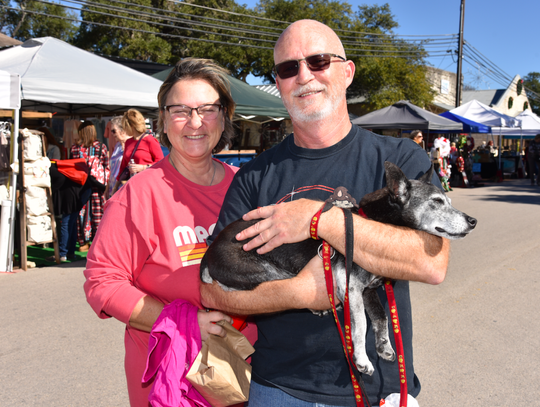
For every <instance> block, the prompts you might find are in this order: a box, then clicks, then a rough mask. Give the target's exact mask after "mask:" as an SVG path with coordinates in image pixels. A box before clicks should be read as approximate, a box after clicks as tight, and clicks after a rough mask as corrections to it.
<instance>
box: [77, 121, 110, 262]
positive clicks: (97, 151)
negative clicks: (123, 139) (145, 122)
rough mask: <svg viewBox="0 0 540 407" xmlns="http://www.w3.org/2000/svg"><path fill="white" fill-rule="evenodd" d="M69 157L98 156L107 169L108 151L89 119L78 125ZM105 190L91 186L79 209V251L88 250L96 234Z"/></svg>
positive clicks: (103, 203) (101, 214)
mask: <svg viewBox="0 0 540 407" xmlns="http://www.w3.org/2000/svg"><path fill="white" fill-rule="evenodd" d="M70 155H71V158H84V159H86V162H88V158H89V157H92V156H99V157H100V161H101V165H102V166H103V169H104V170H106V171H108V170H109V152H108V150H107V146H106V145H105V144H103V143H100V142H99V141H98V140H97V133H96V128H95V127H94V125H93V124H92V122H90V121H84V122H82V123H81V124H80V125H79V129H78V133H77V138H76V139H75V144H73V145H72V146H71V151H70ZM104 192H105V190H100V189H99V188H97V187H95V186H94V187H92V194H91V195H90V199H89V200H88V202H86V203H85V204H84V206H83V208H82V209H81V212H80V214H79V219H78V222H77V237H78V240H79V246H80V247H79V251H81V252H85V251H88V248H89V246H90V241H92V240H93V238H94V237H95V235H96V232H97V229H98V226H99V224H100V222H101V218H102V217H103V205H105V197H104V195H103V194H104Z"/></svg>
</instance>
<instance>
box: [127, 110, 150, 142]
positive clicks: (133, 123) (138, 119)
mask: <svg viewBox="0 0 540 407" xmlns="http://www.w3.org/2000/svg"><path fill="white" fill-rule="evenodd" d="M122 127H123V129H124V131H125V132H126V133H127V134H129V135H130V136H134V135H139V134H142V133H144V132H145V131H146V122H145V120H144V116H143V115H142V113H141V112H139V111H138V110H137V109H129V110H128V111H127V112H126V113H124V116H123V117H122Z"/></svg>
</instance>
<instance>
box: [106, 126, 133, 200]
mask: <svg viewBox="0 0 540 407" xmlns="http://www.w3.org/2000/svg"><path fill="white" fill-rule="evenodd" d="M111 135H112V138H111V139H110V140H111V141H113V143H115V144H114V150H113V153H112V155H111V158H110V162H109V165H110V167H111V177H110V178H109V183H108V184H107V189H106V190H105V199H106V200H107V199H109V198H110V197H111V196H112V194H113V188H114V185H115V183H116V177H117V176H118V174H119V173H120V165H121V163H122V157H123V156H124V146H125V144H126V141H127V140H128V139H129V138H130V136H129V135H128V134H127V133H126V132H125V131H124V128H123V127H122V117H120V116H115V117H113V118H112V119H111Z"/></svg>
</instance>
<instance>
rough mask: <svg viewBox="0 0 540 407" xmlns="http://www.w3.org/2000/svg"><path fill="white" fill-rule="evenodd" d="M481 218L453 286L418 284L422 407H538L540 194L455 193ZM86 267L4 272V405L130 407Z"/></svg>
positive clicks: (0, 287)
mask: <svg viewBox="0 0 540 407" xmlns="http://www.w3.org/2000/svg"><path fill="white" fill-rule="evenodd" d="M449 196H450V197H451V198H452V202H453V204H454V205H455V206H456V207H457V208H459V209H461V210H463V211H464V212H466V213H468V214H469V215H471V216H473V217H475V218H477V219H478V226H477V228H476V230H475V231H474V232H473V233H472V234H471V235H470V236H469V237H467V238H466V239H465V240H461V241H457V242H454V243H452V257H451V262H450V268H449V271H448V275H447V278H446V280H445V282H444V283H443V284H441V285H439V286H427V285H423V284H419V283H413V284H412V288H411V291H412V299H413V317H414V321H415V336H414V340H415V365H416V369H417V373H418V375H419V377H420V379H421V382H422V393H421V395H420V396H419V399H418V400H419V402H420V405H421V406H422V407H432V406H444V407H462V406H490V407H508V406H511V405H519V404H523V405H531V406H532V405H538V403H539V402H538V400H540V386H539V385H538V383H540V368H538V366H537V365H538V355H539V353H538V338H539V337H540V324H539V323H538V320H536V318H535V316H534V315H536V310H537V309H538V308H539V305H540V300H539V299H538V298H539V296H538V292H540V278H539V275H540V255H539V253H540V233H539V231H540V188H537V187H531V186H529V185H528V181H527V180H511V181H510V180H506V181H505V182H503V183H500V184H486V186H485V187H481V188H475V189H458V188H456V189H454V191H453V192H450V193H449ZM83 269H84V262H79V263H73V264H70V265H62V266H61V267H47V268H40V269H34V270H31V271H28V272H20V273H14V274H2V275H0V312H1V316H0V326H1V330H0V383H1V385H0V404H1V405H2V406H3V407H11V406H17V407H20V406H47V407H51V406H59V407H63V406H76V407H86V406H107V407H113V406H128V402H127V391H126V389H125V380H124V377H123V330H124V327H123V325H122V324H121V323H120V322H118V321H116V320H113V319H109V320H100V319H98V318H97V316H96V315H95V314H94V313H93V311H92V310H91V309H90V307H89V306H88V305H87V303H86V300H85V297H84V293H83V290H82V284H83V281H84V277H83V275H82V271H83Z"/></svg>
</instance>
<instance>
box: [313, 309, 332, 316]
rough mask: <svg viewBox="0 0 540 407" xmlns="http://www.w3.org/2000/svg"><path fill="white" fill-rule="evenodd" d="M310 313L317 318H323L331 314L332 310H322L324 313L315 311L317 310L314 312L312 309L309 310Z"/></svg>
mask: <svg viewBox="0 0 540 407" xmlns="http://www.w3.org/2000/svg"><path fill="white" fill-rule="evenodd" d="M310 311H311V312H312V313H313V314H315V315H317V316H318V317H321V318H322V317H324V316H325V315H328V314H331V313H332V310H331V309H327V310H324V311H317V310H314V309H310Z"/></svg>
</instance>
